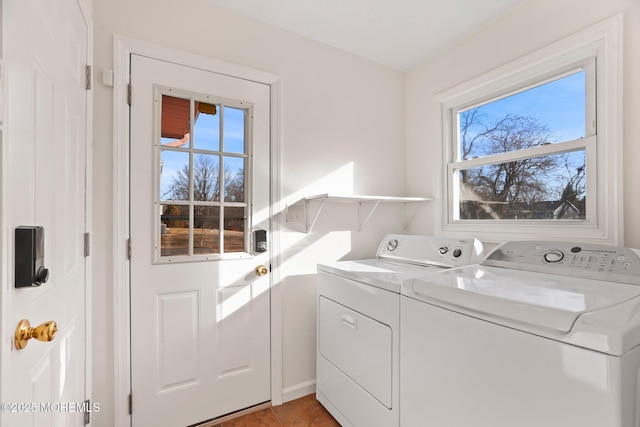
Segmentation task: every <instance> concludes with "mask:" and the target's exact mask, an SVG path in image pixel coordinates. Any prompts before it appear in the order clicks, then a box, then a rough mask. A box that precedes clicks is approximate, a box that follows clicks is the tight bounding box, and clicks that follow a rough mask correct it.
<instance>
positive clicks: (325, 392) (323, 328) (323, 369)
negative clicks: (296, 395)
mask: <svg viewBox="0 0 640 427" xmlns="http://www.w3.org/2000/svg"><path fill="white" fill-rule="evenodd" d="M481 254H482V244H481V243H480V242H479V241H478V240H475V239H451V238H437V237H431V236H416V235H402V234H389V235H387V236H385V237H384V239H383V240H382V242H381V243H380V245H379V247H378V250H377V253H376V258H372V259H361V260H354V261H337V262H334V263H326V264H319V265H318V288H317V289H318V291H317V297H318V300H317V359H316V397H317V399H318V400H319V401H320V403H322V405H323V406H324V407H325V408H326V409H327V410H328V411H329V412H330V413H331V414H332V415H333V417H334V418H335V419H336V420H337V421H338V422H339V423H340V424H341V425H342V426H343V427H348V426H354V427H397V426H398V425H399V414H400V412H399V376H400V371H399V361H400V358H399V356H400V355H399V348H400V343H399V331H400V290H401V286H402V284H403V283H405V282H406V281H408V280H410V279H413V278H415V277H421V276H424V275H429V274H432V273H435V272H438V271H443V270H446V269H448V268H452V267H456V266H463V265H467V264H469V263H472V262H479V261H480V259H481Z"/></svg>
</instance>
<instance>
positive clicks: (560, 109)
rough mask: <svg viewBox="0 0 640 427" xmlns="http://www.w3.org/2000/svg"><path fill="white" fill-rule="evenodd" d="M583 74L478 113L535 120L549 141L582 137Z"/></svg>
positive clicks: (500, 102)
mask: <svg viewBox="0 0 640 427" xmlns="http://www.w3.org/2000/svg"><path fill="white" fill-rule="evenodd" d="M585 78H586V73H585V72H584V71H581V72H578V73H575V74H572V75H569V76H566V77H564V78H562V79H559V80H555V81H552V82H549V83H547V84H545V85H542V86H538V87H535V88H532V89H530V90H528V91H525V92H520V93H517V94H514V95H511V96H509V97H506V98H502V99H500V100H497V101H494V102H492V103H489V104H485V105H483V106H481V110H482V111H483V112H484V113H486V114H488V115H489V116H492V117H494V118H495V120H496V121H497V120H500V119H501V118H502V117H504V116H506V115H507V114H509V113H511V114H517V115H523V116H532V117H536V118H537V119H538V120H539V121H540V123H541V124H544V125H546V126H547V127H548V129H549V131H550V132H551V133H553V135H554V139H553V141H551V142H561V141H571V140H574V139H578V138H583V137H584V136H585V128H586V126H585V120H586V117H585V108H586V107H585V105H586V95H585V87H586V85H585Z"/></svg>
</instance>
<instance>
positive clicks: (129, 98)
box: [127, 83, 131, 107]
mask: <svg viewBox="0 0 640 427" xmlns="http://www.w3.org/2000/svg"><path fill="white" fill-rule="evenodd" d="M127 104H129V107H131V83H129V84H128V85H127Z"/></svg>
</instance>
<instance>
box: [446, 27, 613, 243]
mask: <svg viewBox="0 0 640 427" xmlns="http://www.w3.org/2000/svg"><path fill="white" fill-rule="evenodd" d="M621 25H622V21H621V17H615V18H612V19H610V20H608V21H605V22H604V23H601V24H598V25H595V26H593V27H590V28H588V29H587V30H583V31H582V32H580V33H577V34H575V35H573V36H570V37H568V38H565V39H563V40H561V41H560V42H557V43H555V44H553V45H550V46H548V47H546V48H543V49H540V50H539V51H536V52H534V53H532V54H529V55H526V56H525V57H522V58H520V59H518V60H516V61H513V62H511V63H509V64H506V65H504V66H502V67H499V68H496V69H495V70H493V71H491V72H488V73H486V74H483V75H481V76H479V77H476V78H473V79H471V80H469V81H467V82H465V83H463V84H461V85H459V86H456V87H454V88H452V89H449V90H447V91H445V92H442V93H440V94H438V95H437V96H436V98H437V100H438V101H440V104H441V111H442V132H443V141H442V147H443V165H444V166H443V175H442V183H441V188H442V190H441V191H442V194H443V195H444V198H443V201H442V203H441V209H440V212H439V218H440V219H439V221H438V219H436V220H437V221H438V222H439V224H438V225H437V226H436V227H437V229H439V233H440V234H442V235H455V236H460V235H465V236H473V237H477V238H480V239H483V240H485V241H489V242H499V241H503V240H514V239H544V240H573V241H597V242H600V243H610V244H621V243H622V241H623V239H622V235H623V234H622V204H621V200H622V198H621V194H622V188H621V187H622V170H621V169H622V168H621V165H622V138H621V136H622V120H621V117H622V116H621V109H622V95H621V93H622V92H621V86H622V79H621V78H620V72H621V70H622V67H621V63H620V62H621V59H622V58H621V51H620V50H619V49H620V44H621V33H622V31H621ZM580 69H584V70H585V72H586V82H587V93H586V97H587V100H586V101H587V103H586V108H587V114H586V122H585V124H586V129H585V132H586V136H585V138H581V139H577V140H573V141H564V142H560V143H553V144H549V145H544V146H539V147H534V148H529V149H526V150H520V151H512V152H508V153H500V154H496V155H492V156H485V157H479V158H473V159H468V160H458V150H459V141H458V129H459V123H458V112H460V111H464V110H468V109H470V108H473V107H474V106H479V105H482V104H486V103H488V102H491V101H492V100H497V99H500V98H504V97H506V96H508V95H510V94H513V93H518V92H522V91H524V90H526V89H528V88H532V87H535V86H539V85H541V84H544V83H545V82H549V81H553V80H556V79H558V78H561V77H563V76H566V75H569V74H571V73H573V72H576V71H577V70H580ZM596 117H597V118H598V122H597V124H596V123H595V120H596ZM596 126H597V132H596ZM581 148H584V150H585V161H586V164H587V168H586V188H587V195H586V197H587V199H586V202H587V207H586V215H587V216H586V219H584V220H507V219H505V220H495V221H492V220H486V219H481V220H469V219H466V220H460V219H456V217H455V214H456V210H457V209H459V199H458V198H457V191H458V190H459V185H458V183H457V177H456V176H457V175H458V174H457V171H459V170H460V169H466V168H469V167H474V166H481V165H486V164H498V163H502V162H504V161H509V160H516V159H522V158H531V157H537V156H540V155H548V154H553V153H559V152H567V151H572V150H576V149H581ZM436 218H438V215H436Z"/></svg>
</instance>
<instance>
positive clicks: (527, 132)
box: [459, 107, 585, 219]
mask: <svg viewBox="0 0 640 427" xmlns="http://www.w3.org/2000/svg"><path fill="white" fill-rule="evenodd" d="M459 123H460V125H459V126H460V128H459V129H460V130H459V132H460V157H461V160H467V159H472V158H478V157H489V156H493V155H496V154H501V153H509V152H513V151H520V150H527V149H530V148H534V147H538V146H542V145H546V144H551V143H552V142H551V141H553V139H554V135H553V132H551V131H550V130H549V128H548V126H547V125H545V124H541V123H540V122H539V120H537V119H536V118H535V117H532V116H526V115H518V114H506V115H504V116H503V117H501V118H499V119H498V120H496V119H495V118H494V117H492V116H491V115H489V114H486V113H484V112H483V110H482V107H477V108H473V109H470V110H467V111H464V112H461V113H460V114H459ZM459 180H460V194H461V195H460V219H580V218H584V212H585V156H584V151H582V150H581V151H574V152H566V153H560V154H551V155H544V156H540V157H529V158H524V159H518V160H513V161H507V162H503V163H491V164H487V165H484V166H478V167H472V168H468V169H461V170H460V172H459Z"/></svg>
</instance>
